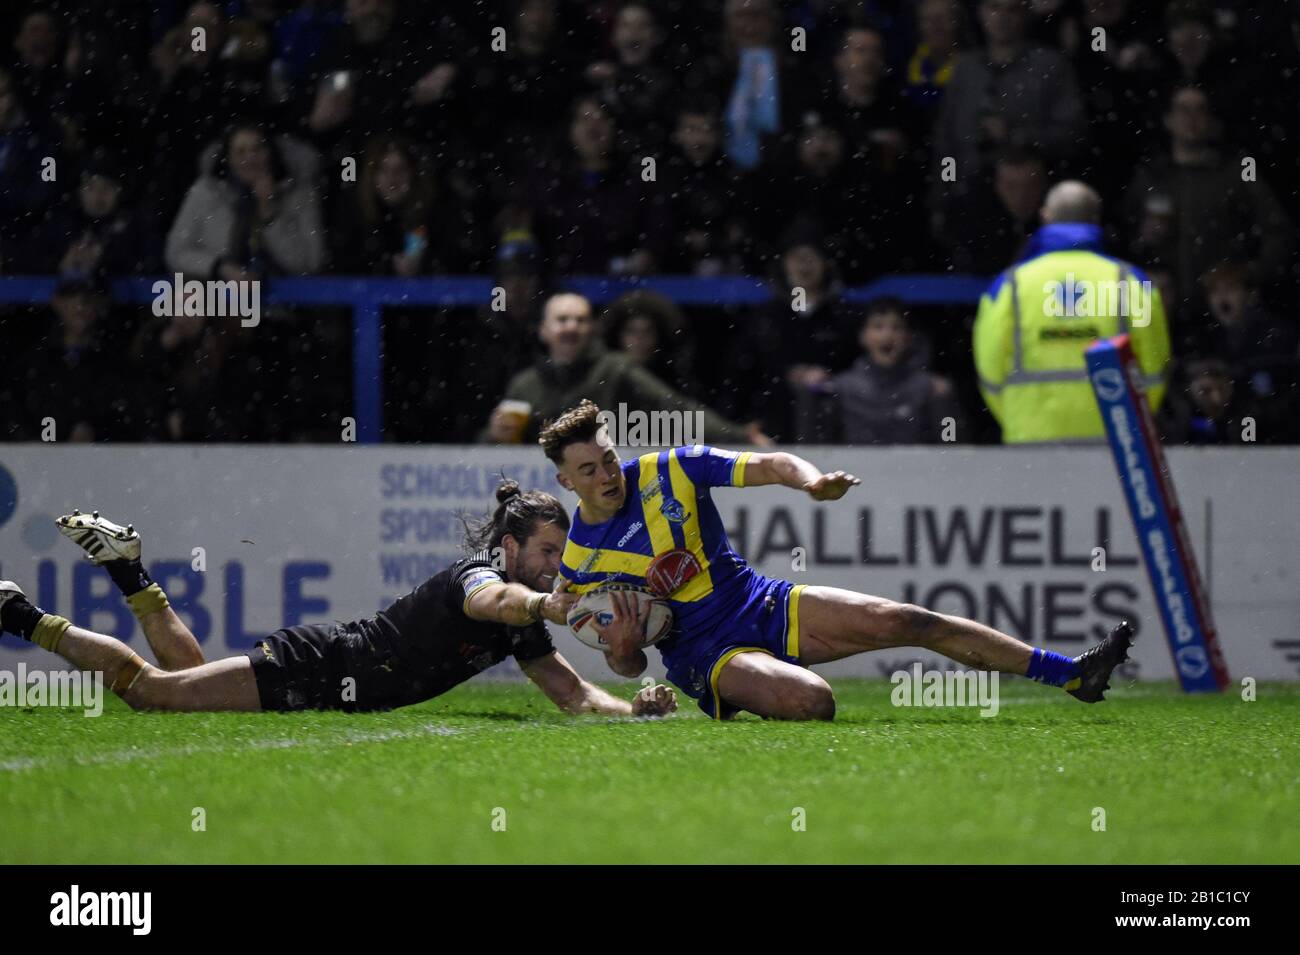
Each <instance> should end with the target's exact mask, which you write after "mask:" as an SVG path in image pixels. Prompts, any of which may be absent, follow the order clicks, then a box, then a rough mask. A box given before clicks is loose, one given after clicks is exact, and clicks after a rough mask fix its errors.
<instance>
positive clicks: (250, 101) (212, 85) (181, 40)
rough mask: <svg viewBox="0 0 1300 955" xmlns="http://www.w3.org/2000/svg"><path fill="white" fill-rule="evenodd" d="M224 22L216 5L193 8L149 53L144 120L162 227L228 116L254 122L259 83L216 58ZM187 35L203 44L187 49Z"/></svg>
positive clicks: (259, 99) (192, 41) (238, 66)
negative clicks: (152, 84)
mask: <svg viewBox="0 0 1300 955" xmlns="http://www.w3.org/2000/svg"><path fill="white" fill-rule="evenodd" d="M228 27H229V24H228V21H227V19H226V17H225V16H224V14H222V12H221V10H220V9H219V8H218V7H217V5H216V4H213V3H208V2H199V3H195V4H194V5H193V6H191V7H190V8H189V11H188V12H187V13H186V15H185V19H184V20H183V21H182V22H181V23H180V24H178V25H177V26H176V27H175V28H173V29H172V30H170V31H168V33H167V35H166V36H164V37H163V39H162V40H161V41H160V42H159V43H158V45H157V46H156V47H155V48H154V52H153V65H154V68H155V70H156V72H157V79H156V90H157V92H156V94H155V96H154V102H153V104H152V106H151V108H150V111H149V115H148V117H147V119H146V129H147V131H148V134H149V138H150V139H151V140H152V141H153V144H154V155H155V157H159V158H160V160H161V161H158V160H155V161H154V163H153V165H152V167H151V175H150V186H151V189H152V191H153V192H154V198H153V200H152V201H153V202H154V203H156V205H157V207H158V211H159V215H160V216H161V217H162V218H163V220H164V221H170V220H171V217H172V216H173V215H175V212H176V209H177V208H178V207H179V205H180V202H181V199H182V197H183V196H184V195H185V191H186V189H188V188H189V186H190V184H191V183H193V182H194V177H195V176H196V175H198V174H199V172H200V167H201V164H202V161H203V160H204V158H205V155H206V150H207V148H208V145H209V144H210V143H211V142H212V141H213V140H214V139H217V138H218V137H220V136H221V133H222V130H223V129H224V128H225V127H226V124H227V123H229V122H230V121H231V117H234V116H242V117H247V118H252V119H257V118H259V117H260V110H261V106H262V93H263V90H262V83H261V77H260V76H259V75H258V74H256V73H255V72H250V71H248V70H246V69H245V66H244V64H241V63H240V62H239V61H238V60H236V59H232V58H224V57H223V56H222V51H223V50H224V49H225V45H226V36H227V30H228ZM195 30H202V31H203V33H202V34H201V35H202V36H203V37H204V42H203V44H202V48H201V49H195V35H194V31H195Z"/></svg>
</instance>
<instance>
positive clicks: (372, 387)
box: [0, 274, 989, 444]
mask: <svg viewBox="0 0 1300 955" xmlns="http://www.w3.org/2000/svg"><path fill="white" fill-rule="evenodd" d="M173 278H174V276H160V277H159V278H132V279H119V280H117V281H115V282H113V283H112V287H111V291H112V295H113V298H114V300H116V301H118V302H122V303H126V304H136V305H149V304H152V303H153V301H154V299H155V298H157V293H156V292H155V291H154V283H155V282H158V281H167V282H170V281H172V280H173ZM988 281H989V280H988V279H987V278H983V277H980V276H973V275H924V274H912V275H891V276H886V277H884V278H881V279H878V280H876V281H875V282H872V283H871V284H869V285H863V286H859V287H856V288H852V289H848V290H847V291H846V292H845V295H844V297H845V298H846V299H847V300H848V301H851V302H866V301H869V300H870V299H873V298H879V297H881V296H885V295H891V296H895V297H897V298H900V299H902V300H903V301H904V302H907V303H909V304H913V305H969V304H973V303H974V302H976V301H977V300H978V299H979V296H980V295H981V293H982V292H983V291H984V289H985V288H986V287H987V285H988ZM57 283H58V277H57V276H0V305H14V304H42V303H45V302H48V301H49V300H50V298H51V297H52V296H53V294H54V288H55V286H56V285H57ZM493 284H494V283H493V281H492V280H491V279H490V278H487V277H478V276H448V277H441V278H418V279H390V278H344V277H324V276H322V277H313V278H277V279H274V280H272V281H270V282H268V283H267V284H266V285H264V286H263V287H262V298H261V302H262V305H264V306H267V305H285V306H304V305H307V306H310V305H328V306H342V307H346V308H350V309H352V407H353V414H354V415H355V417H356V420H357V440H358V441H360V442H362V443H366V444H373V443H376V442H378V441H379V440H381V438H382V436H383V428H384V385H383V362H384V336H383V309H384V308H385V307H388V306H398V305H406V306H411V305H415V306H419V305H427V306H433V307H438V308H454V307H466V306H470V307H474V306H480V305H485V304H487V303H488V302H490V301H491V298H492V288H493ZM554 284H555V287H557V288H565V289H572V290H573V291H576V292H580V293H581V294H583V295H585V296H586V297H587V298H589V299H590V300H591V301H592V304H594V305H604V304H607V303H608V302H611V301H613V300H614V299H616V298H618V297H619V296H620V295H623V294H625V293H627V292H630V291H633V290H635V289H649V290H651V291H655V292H658V293H660V294H661V295H664V296H666V297H667V298H669V299H671V300H672V301H674V302H676V303H677V304H678V305H695V306H712V307H723V306H735V305H759V304H762V303H763V302H766V301H769V300H770V299H771V298H772V287H771V285H769V284H768V283H766V282H764V281H763V280H761V279H756V278H750V277H748V276H725V277H718V278H696V277H694V276H675V275H660V276H649V277H646V278H607V277H604V276H575V277H573V278H571V279H569V280H568V281H564V282H557V283H554Z"/></svg>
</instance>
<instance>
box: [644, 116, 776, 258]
mask: <svg viewBox="0 0 1300 955" xmlns="http://www.w3.org/2000/svg"><path fill="white" fill-rule="evenodd" d="M672 141H673V147H674V148H673V151H672V152H671V153H670V154H669V156H668V162H667V164H666V167H665V169H664V176H663V180H664V185H665V187H666V188H667V192H668V208H669V218H670V219H671V221H672V231H671V232H670V236H671V240H672V246H671V247H670V249H669V251H668V258H667V261H666V262H665V263H664V267H665V270H666V271H672V272H687V273H691V274H694V275H723V274H736V273H743V272H745V271H746V267H747V266H748V265H750V264H752V263H753V262H754V261H756V258H755V257H756V254H757V253H756V250H755V248H754V243H753V233H752V227H751V226H750V224H749V222H748V218H749V216H748V213H749V208H750V205H751V202H750V199H749V189H748V186H747V183H746V181H745V179H744V178H743V177H742V176H741V175H740V173H739V172H738V170H736V169H735V167H733V166H732V164H731V162H730V160H728V159H727V158H726V157H725V156H724V155H723V154H722V148H721V146H722V133H721V125H720V122H719V119H718V115H717V113H716V111H715V110H714V109H713V108H712V106H711V105H710V104H709V103H708V101H707V100H703V99H701V100H696V101H694V102H690V103H687V104H686V105H684V106H683V107H682V109H681V110H680V111H679V112H678V114H677V125H676V128H675V129H674V130H673V135H672Z"/></svg>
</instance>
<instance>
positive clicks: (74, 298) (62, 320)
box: [0, 279, 148, 441]
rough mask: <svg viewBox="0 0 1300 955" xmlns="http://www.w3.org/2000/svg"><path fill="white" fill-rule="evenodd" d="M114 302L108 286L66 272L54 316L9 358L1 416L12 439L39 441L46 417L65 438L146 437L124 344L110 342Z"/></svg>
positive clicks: (60, 437) (58, 437) (57, 436)
mask: <svg viewBox="0 0 1300 955" xmlns="http://www.w3.org/2000/svg"><path fill="white" fill-rule="evenodd" d="M107 306H108V297H107V295H106V294H105V292H104V290H103V288H102V287H100V286H97V285H96V284H94V283H93V282H91V281H89V280H87V279H67V280H64V281H62V282H60V284H59V285H58V287H57V288H56V289H55V292H54V297H53V299H52V300H51V302H50V309H51V311H52V312H53V321H51V322H50V323H49V326H48V330H47V331H46V333H45V334H44V336H43V337H41V338H40V339H39V340H38V341H37V342H36V343H35V344H34V345H33V347H32V348H31V349H29V350H28V351H27V352H26V353H25V354H23V355H21V356H20V357H19V358H18V360H16V361H11V362H10V363H9V367H10V373H9V376H8V378H9V380H8V381H7V382H6V387H7V389H8V391H9V395H8V399H7V400H6V401H5V402H4V404H5V408H4V409H3V411H2V412H0V415H2V416H3V417H2V418H0V420H3V421H4V425H5V430H6V432H7V433H6V434H5V438H6V439H7V440H10V441H36V440H39V439H41V437H42V434H43V432H44V431H45V428H46V424H47V419H48V422H52V423H53V426H54V436H55V439H56V440H58V441H140V440H144V439H145V438H146V437H147V436H148V425H147V422H146V420H145V417H144V416H143V415H142V414H141V413H140V404H139V402H138V401H137V400H136V394H135V386H134V384H133V382H132V381H131V379H130V376H129V375H128V374H127V366H126V364H125V362H124V358H123V355H122V352H121V351H120V350H119V349H109V348H106V347H104V343H103V329H102V328H101V325H102V321H103V318H104V315H105V313H106V310H107Z"/></svg>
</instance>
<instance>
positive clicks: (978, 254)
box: [942, 149, 1047, 275]
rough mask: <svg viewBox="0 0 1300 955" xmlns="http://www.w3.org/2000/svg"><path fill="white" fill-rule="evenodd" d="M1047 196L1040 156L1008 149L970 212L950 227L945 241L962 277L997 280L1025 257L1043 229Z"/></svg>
mask: <svg viewBox="0 0 1300 955" xmlns="http://www.w3.org/2000/svg"><path fill="white" fill-rule="evenodd" d="M1046 194H1047V169H1046V167H1045V166H1044V164H1043V160H1042V158H1041V157H1039V156H1038V155H1037V154H1036V153H1033V152H1031V151H1029V150H1027V149H1007V150H1004V151H1003V153H1002V154H1001V155H999V156H998V160H997V162H996V164H995V165H994V167H993V181H992V182H991V183H987V184H981V185H980V186H979V187H978V188H977V189H976V191H975V193H974V195H973V196H972V197H971V200H970V203H969V205H968V206H967V207H966V210H965V213H964V214H963V215H961V216H959V217H957V218H955V219H953V220H952V221H950V222H949V223H948V226H947V228H946V230H945V232H944V235H943V236H942V238H943V239H944V241H945V244H947V245H948V246H949V249H950V252H949V255H950V259H951V263H952V268H953V269H954V270H956V271H958V272H971V273H974V274H977V275H993V274H995V273H997V272H1000V271H1002V270H1003V269H1004V268H1006V267H1007V266H1008V265H1010V264H1011V263H1012V262H1014V261H1015V260H1016V259H1017V258H1018V257H1019V255H1020V251H1021V250H1022V249H1023V248H1024V245H1025V242H1027V241H1028V239H1029V237H1030V236H1031V235H1033V233H1034V232H1035V230H1037V228H1038V225H1039V221H1038V212H1039V210H1040V209H1041V208H1042V207H1043V199H1044V197H1045V196H1046Z"/></svg>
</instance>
